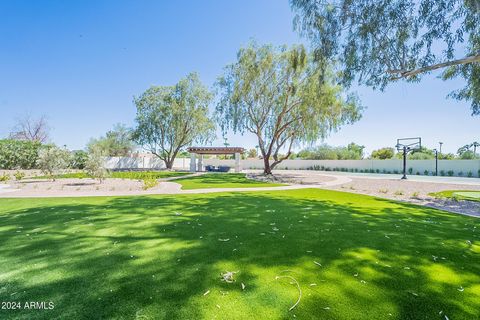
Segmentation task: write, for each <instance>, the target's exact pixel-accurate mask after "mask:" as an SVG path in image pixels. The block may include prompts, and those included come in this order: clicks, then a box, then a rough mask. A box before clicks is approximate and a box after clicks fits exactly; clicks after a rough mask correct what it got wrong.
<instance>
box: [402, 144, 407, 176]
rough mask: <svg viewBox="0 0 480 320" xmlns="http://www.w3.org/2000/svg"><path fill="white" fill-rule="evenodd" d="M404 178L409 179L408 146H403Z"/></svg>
mask: <svg viewBox="0 0 480 320" xmlns="http://www.w3.org/2000/svg"><path fill="white" fill-rule="evenodd" d="M402 179H407V147H406V146H403V177H402Z"/></svg>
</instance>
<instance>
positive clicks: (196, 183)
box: [175, 173, 285, 190]
mask: <svg viewBox="0 0 480 320" xmlns="http://www.w3.org/2000/svg"><path fill="white" fill-rule="evenodd" d="M175 182H177V183H179V184H181V185H182V189H183V190H190V189H207V188H255V187H279V186H284V185H285V184H280V183H269V182H261V181H256V180H252V179H248V178H247V177H246V175H245V174H244V173H206V174H202V175H200V176H195V177H185V178H180V179H176V180H175Z"/></svg>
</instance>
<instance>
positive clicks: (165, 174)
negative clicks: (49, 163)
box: [34, 171, 191, 180]
mask: <svg viewBox="0 0 480 320" xmlns="http://www.w3.org/2000/svg"><path fill="white" fill-rule="evenodd" d="M188 174H191V173H190V172H180V171H111V172H109V173H108V175H107V177H108V178H118V179H134V180H143V179H164V178H171V177H181V176H184V175H188ZM49 178H50V177H47V176H38V177H34V179H49ZM55 178H56V179H69V178H72V179H85V178H90V176H89V175H88V174H87V173H85V172H75V173H65V174H59V175H56V176H55Z"/></svg>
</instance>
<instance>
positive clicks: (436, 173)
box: [433, 149, 438, 176]
mask: <svg viewBox="0 0 480 320" xmlns="http://www.w3.org/2000/svg"><path fill="white" fill-rule="evenodd" d="M433 151H435V176H438V150H437V149H433Z"/></svg>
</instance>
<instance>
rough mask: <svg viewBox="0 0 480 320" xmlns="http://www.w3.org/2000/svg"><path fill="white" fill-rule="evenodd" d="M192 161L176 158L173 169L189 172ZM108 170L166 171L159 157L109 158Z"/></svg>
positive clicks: (107, 161) (106, 163)
mask: <svg viewBox="0 0 480 320" xmlns="http://www.w3.org/2000/svg"><path fill="white" fill-rule="evenodd" d="M189 167H190V159H187V158H176V159H175V161H174V162H173V168H175V169H182V170H183V169H184V170H188V168H189ZM105 168H107V169H155V170H160V169H165V168H166V167H165V163H164V162H163V160H160V159H159V158H157V157H135V158H134V157H107V158H105Z"/></svg>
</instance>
